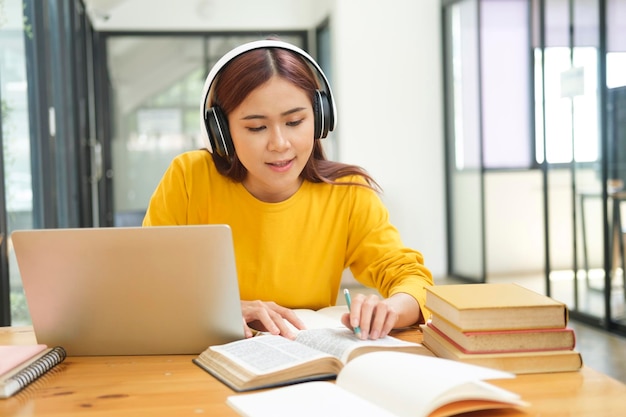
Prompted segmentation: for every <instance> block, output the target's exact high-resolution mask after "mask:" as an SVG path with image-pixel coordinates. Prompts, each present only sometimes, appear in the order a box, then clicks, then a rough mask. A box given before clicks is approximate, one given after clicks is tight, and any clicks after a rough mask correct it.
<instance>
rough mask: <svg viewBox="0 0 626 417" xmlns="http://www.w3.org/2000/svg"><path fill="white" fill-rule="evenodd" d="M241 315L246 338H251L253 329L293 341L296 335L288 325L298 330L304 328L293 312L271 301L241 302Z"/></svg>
mask: <svg viewBox="0 0 626 417" xmlns="http://www.w3.org/2000/svg"><path fill="white" fill-rule="evenodd" d="M241 313H242V315H243V327H244V332H245V336H246V337H252V336H253V335H254V331H253V329H254V330H258V331H262V332H268V333H271V334H275V335H281V336H284V337H287V338H289V339H294V338H295V337H296V335H295V333H294V332H293V328H292V327H290V326H289V325H288V323H291V325H292V326H293V327H295V328H296V329H299V330H303V329H304V328H305V326H304V323H303V322H302V321H301V320H300V319H299V318H298V316H296V313H294V312H293V310H291V309H288V308H286V307H282V306H279V305H278V304H276V303H275V302H273V301H260V300H257V301H241Z"/></svg>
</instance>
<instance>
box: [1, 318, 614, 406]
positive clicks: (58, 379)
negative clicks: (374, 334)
mask: <svg viewBox="0 0 626 417" xmlns="http://www.w3.org/2000/svg"><path fill="white" fill-rule="evenodd" d="M396 336H397V337H399V338H401V339H404V340H410V341H415V342H419V341H421V333H419V332H418V331H416V330H411V331H404V332H401V333H397V334H396ZM34 341H35V338H34V334H33V332H32V329H31V328H30V327H21V328H19V327H18V328H7V327H5V328H1V327H0V344H28V343H34ZM193 357H194V356H118V357H69V358H67V359H66V360H65V362H63V363H62V364H61V365H59V366H57V367H56V368H55V369H54V370H52V371H50V372H49V373H48V374H46V375H45V376H43V377H42V378H41V379H39V380H38V381H36V382H35V383H33V384H31V385H30V386H29V387H27V388H26V389H25V390H23V391H21V392H20V393H19V394H17V395H15V396H14V397H11V398H9V399H5V400H0V415H1V416H7V417H8V416H20V417H22V416H59V417H61V416H62V417H68V416H69V417H71V416H73V415H79V414H80V415H81V416H87V417H88V416H133V417H136V416H168V417H169V416H177V417H178V416H201V415H206V416H236V415H237V414H236V413H235V412H234V411H233V410H232V409H231V408H230V407H228V406H227V405H226V397H227V396H229V395H232V394H233V391H231V390H230V389H229V388H227V387H226V386H225V385H223V384H222V383H221V382H219V381H217V380H216V379H214V378H213V377H212V376H211V375H209V374H208V373H206V372H205V371H203V370H201V369H200V368H199V367H197V366H196V365H194V364H193V363H191V359H192V358H193ZM583 359H584V358H583ZM427 377H428V376H427V375H426V376H425V378H427ZM491 382H493V383H494V384H495V385H498V386H501V387H503V388H506V389H509V390H511V391H515V392H517V393H519V394H521V395H522V397H523V398H524V399H525V400H526V401H528V402H530V403H531V407H530V408H529V409H527V410H524V412H519V411H516V410H505V411H497V412H490V413H487V414H484V413H483V414H480V415H481V416H482V415H489V416H539V415H541V416H544V417H546V416H547V417H550V416H554V417H556V416H559V417H561V416H580V417H588V416H616V417H617V416H619V417H622V416H623V415H624V413H625V412H626V385H624V384H622V383H620V382H618V381H616V380H614V379H612V378H609V377H608V376H606V375H604V374H601V373H599V372H596V371H594V370H592V369H590V368H587V367H584V368H583V369H582V370H581V371H580V372H565V373H554V374H534V375H519V376H518V377H517V378H515V379H514V380H499V381H491Z"/></svg>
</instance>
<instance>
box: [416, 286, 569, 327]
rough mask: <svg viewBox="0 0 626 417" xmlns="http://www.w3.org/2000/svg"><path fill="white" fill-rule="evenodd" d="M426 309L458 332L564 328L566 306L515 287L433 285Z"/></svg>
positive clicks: (428, 290) (427, 297)
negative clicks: (451, 325) (453, 326)
mask: <svg viewBox="0 0 626 417" xmlns="http://www.w3.org/2000/svg"><path fill="white" fill-rule="evenodd" d="M426 290H427V291H426V308H427V309H429V310H430V311H432V312H433V314H438V315H439V316H441V317H443V318H445V319H446V320H447V321H449V322H450V323H452V324H453V325H455V326H456V327H457V328H459V329H460V330H461V331H464V332H467V331H483V330H513V329H540V328H543V329H548V328H563V327H565V326H566V324H567V320H568V311H567V306H566V305H565V304H564V303H562V302H559V301H556V300H554V299H552V298H550V297H548V296H545V295H543V294H539V293H537V292H534V291H532V290H529V289H528V288H525V287H522V286H521V285H518V284H514V283H505V284H455V285H435V286H432V287H427V288H426Z"/></svg>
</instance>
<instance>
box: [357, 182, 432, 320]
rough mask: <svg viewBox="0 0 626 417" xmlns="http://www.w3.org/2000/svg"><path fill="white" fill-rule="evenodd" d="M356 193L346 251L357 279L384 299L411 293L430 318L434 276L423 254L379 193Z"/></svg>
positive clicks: (424, 314) (368, 191) (365, 191)
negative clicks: (391, 218)
mask: <svg viewBox="0 0 626 417" xmlns="http://www.w3.org/2000/svg"><path fill="white" fill-rule="evenodd" d="M355 188H360V187H355ZM356 193H357V196H356V197H355V199H354V202H353V204H354V207H353V211H352V218H351V220H350V239H349V242H348V252H347V263H348V265H349V267H350V270H351V271H352V273H353V275H354V277H355V279H356V280H357V281H359V282H361V283H362V284H364V285H366V286H368V287H374V288H376V289H378V291H379V292H380V294H381V295H382V296H383V297H385V298H388V297H390V296H392V295H393V294H397V293H407V294H409V295H411V296H412V297H413V298H415V300H417V302H418V303H419V305H420V308H421V310H422V316H423V317H424V318H425V319H427V318H428V317H429V316H430V313H429V312H428V311H427V310H426V309H425V307H424V305H425V302H426V287H427V286H431V285H433V278H432V274H431V272H430V270H429V269H428V268H427V267H426V266H425V265H424V258H423V256H422V254H421V253H420V252H419V251H417V250H414V249H411V248H408V247H406V246H405V245H404V244H403V242H402V240H401V237H400V233H399V232H398V230H397V229H396V228H395V227H394V226H393V225H392V224H391V223H390V221H389V213H388V211H387V209H386V207H385V206H384V205H383V203H382V201H381V200H380V198H379V197H378V195H376V194H375V193H374V192H372V191H370V190H366V189H362V190H356Z"/></svg>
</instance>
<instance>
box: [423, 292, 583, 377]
mask: <svg viewBox="0 0 626 417" xmlns="http://www.w3.org/2000/svg"><path fill="white" fill-rule="evenodd" d="M426 308H427V309H429V310H430V311H431V313H432V316H431V319H430V320H429V321H428V322H427V323H426V324H425V325H422V330H423V333H424V340H423V344H424V345H425V346H426V347H427V348H428V349H430V350H431V351H432V352H433V353H434V354H435V355H437V356H439V357H443V358H447V359H454V360H458V361H461V362H466V363H472V364H475V365H481V366H486V367H490V368H495V369H500V370H503V371H508V372H513V373H516V374H525V373H539V372H563V371H574V370H578V369H580V367H581V366H582V357H581V355H580V353H579V352H577V351H576V350H575V345H576V338H575V334H574V331H573V329H571V328H569V327H567V323H568V310H567V306H566V305H565V304H563V303H561V302H558V301H556V300H553V299H552V298H550V297H547V296H545V295H542V294H539V293H536V292H534V291H531V290H529V289H527V288H524V287H522V286H520V285H517V284H508V283H507V284H461V285H439V286H433V287H429V288H427V293H426Z"/></svg>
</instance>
